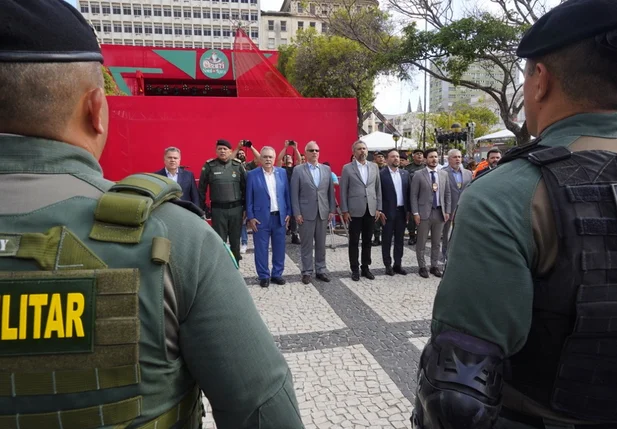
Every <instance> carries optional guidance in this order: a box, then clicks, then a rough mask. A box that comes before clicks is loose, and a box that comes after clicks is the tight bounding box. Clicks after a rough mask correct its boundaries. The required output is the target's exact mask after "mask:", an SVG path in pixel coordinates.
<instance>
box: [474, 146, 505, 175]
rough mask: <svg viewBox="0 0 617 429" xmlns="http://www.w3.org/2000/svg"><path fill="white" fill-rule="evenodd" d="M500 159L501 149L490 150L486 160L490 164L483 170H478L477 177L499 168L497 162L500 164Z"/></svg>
mask: <svg viewBox="0 0 617 429" xmlns="http://www.w3.org/2000/svg"><path fill="white" fill-rule="evenodd" d="M500 160H501V151H500V150H499V149H497V148H494V149H491V150H489V151H488V153H487V154H486V162H487V163H488V166H487V167H486V168H483V169H482V170H479V171H477V173H476V178H478V177H480V176H482V175H483V174H486V173H488V172H489V171H491V170H494V169H495V168H497V164H499V161H500Z"/></svg>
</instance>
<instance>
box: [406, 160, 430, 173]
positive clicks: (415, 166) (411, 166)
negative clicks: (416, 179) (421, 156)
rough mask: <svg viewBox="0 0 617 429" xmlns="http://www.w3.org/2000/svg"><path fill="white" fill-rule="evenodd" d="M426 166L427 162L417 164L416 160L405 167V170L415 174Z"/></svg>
mask: <svg viewBox="0 0 617 429" xmlns="http://www.w3.org/2000/svg"><path fill="white" fill-rule="evenodd" d="M424 167H426V164H424V163H422V164H416V163H415V162H413V161H411V162H410V163H409V164H408V165H407V167H405V170H407V172H408V173H410V174H413V173H415V172H416V171H418V170H422V169H423V168H424Z"/></svg>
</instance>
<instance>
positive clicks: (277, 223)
mask: <svg viewBox="0 0 617 429" xmlns="http://www.w3.org/2000/svg"><path fill="white" fill-rule="evenodd" d="M275 159H276V152H275V151H274V149H273V148H271V147H269V146H265V147H264V148H263V149H262V150H261V168H256V169H254V170H251V171H249V172H248V174H247V177H246V216H247V219H248V220H249V221H248V225H249V227H250V228H251V229H252V230H253V242H254V245H255V268H256V269H257V275H258V276H259V285H260V286H261V287H268V286H270V281H272V283H276V284H278V285H284V284H285V279H284V278H283V270H284V269H285V232H286V230H287V223H288V222H289V218H290V216H291V201H290V198H289V183H288V181H287V172H286V171H285V170H283V169H282V168H277V167H274V161H275ZM270 240H272V273H270V269H269V268H268V244H269V243H270Z"/></svg>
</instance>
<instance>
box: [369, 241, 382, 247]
mask: <svg viewBox="0 0 617 429" xmlns="http://www.w3.org/2000/svg"><path fill="white" fill-rule="evenodd" d="M371 244H372V245H373V246H380V245H381V240H373V242H372V243H371Z"/></svg>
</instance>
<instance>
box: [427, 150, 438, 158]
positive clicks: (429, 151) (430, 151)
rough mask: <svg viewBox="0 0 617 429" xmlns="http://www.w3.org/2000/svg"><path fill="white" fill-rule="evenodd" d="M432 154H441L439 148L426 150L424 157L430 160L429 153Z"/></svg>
mask: <svg viewBox="0 0 617 429" xmlns="http://www.w3.org/2000/svg"><path fill="white" fill-rule="evenodd" d="M432 152H437V153H439V151H438V150H437V148H434V147H431V148H428V149H426V150H425V151H424V157H425V158H428V154H429V153H432Z"/></svg>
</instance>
